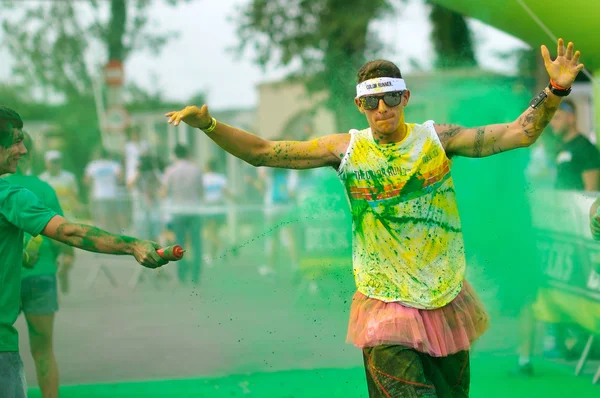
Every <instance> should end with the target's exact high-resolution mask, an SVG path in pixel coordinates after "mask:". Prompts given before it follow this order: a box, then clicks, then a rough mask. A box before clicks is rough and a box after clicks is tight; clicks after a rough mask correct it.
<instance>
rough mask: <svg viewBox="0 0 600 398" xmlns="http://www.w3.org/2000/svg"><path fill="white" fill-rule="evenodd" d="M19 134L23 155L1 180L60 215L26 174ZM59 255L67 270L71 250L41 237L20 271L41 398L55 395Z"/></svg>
mask: <svg viewBox="0 0 600 398" xmlns="http://www.w3.org/2000/svg"><path fill="white" fill-rule="evenodd" d="M23 135H24V140H23V143H24V144H25V148H26V149H27V154H25V155H23V156H22V157H21V159H20V160H19V164H18V165H17V172H16V173H15V174H12V175H10V176H8V177H5V178H6V181H8V182H9V183H11V184H13V185H15V186H17V185H18V186H21V187H23V188H26V189H28V190H30V191H31V192H33V193H34V194H35V195H36V196H37V197H38V198H39V199H40V200H41V201H42V203H43V204H44V205H45V206H47V207H49V208H50V209H52V210H54V211H55V212H56V213H57V214H59V215H61V216H64V214H63V210H62V208H61V206H60V204H59V202H58V196H57V194H56V192H55V191H54V189H53V188H52V187H51V186H50V185H49V184H48V183H47V182H44V181H42V180H41V179H40V178H38V177H37V176H34V175H29V174H28V173H29V170H30V169H31V163H32V159H33V155H34V153H33V142H32V140H31V137H30V136H29V134H27V133H25V132H24V133H23ZM25 238H26V239H25V240H26V241H28V240H29V239H31V236H30V235H29V234H25ZM61 253H62V254H63V255H62V262H63V266H64V267H70V265H71V264H73V248H72V247H71V246H67V245H63V244H57V243H56V242H55V241H53V240H51V239H49V238H46V237H44V238H43V240H42V244H41V246H40V248H39V251H38V255H37V256H36V257H37V258H36V260H37V261H35V264H32V261H29V262H28V263H27V264H24V267H23V268H22V269H21V309H22V310H23V313H24V314H25V319H26V320H27V328H28V331H29V346H30V348H31V355H32V356H33V360H34V362H35V369H36V373H37V379H38V383H39V385H40V390H41V392H42V397H43V398H49V397H56V396H58V365H57V363H56V357H55V356H54V350H53V344H52V336H53V334H54V314H55V313H56V312H57V311H58V292H57V280H56V272H57V267H56V263H57V260H58V257H59V255H60V254H61ZM31 258H33V256H31ZM31 266H32V268H30V267H31Z"/></svg>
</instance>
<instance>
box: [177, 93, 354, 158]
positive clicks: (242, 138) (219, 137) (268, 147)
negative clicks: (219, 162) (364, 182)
mask: <svg viewBox="0 0 600 398" xmlns="http://www.w3.org/2000/svg"><path fill="white" fill-rule="evenodd" d="M165 116H167V117H168V118H169V123H172V124H173V125H175V126H177V125H179V123H180V122H182V121H183V122H185V123H186V124H188V125H190V126H191V127H194V128H199V129H201V130H203V131H206V134H207V135H208V136H209V137H210V138H211V139H212V140H213V141H214V142H215V143H216V144H217V145H219V146H220V147H221V148H223V149H224V150H226V151H227V152H229V153H230V154H232V155H233V156H235V157H237V158H239V159H242V160H243V161H245V162H247V163H249V164H251V165H253V166H256V167H259V166H266V167H279V168H287V169H311V168H316V167H324V166H333V167H337V166H338V165H339V163H340V161H341V158H342V157H343V155H342V154H344V153H345V152H346V149H347V147H348V143H349V142H350V135H349V134H334V135H328V136H324V137H321V138H318V139H315V140H312V141H269V140H265V139H264V138H261V137H258V136H256V135H254V134H250V133H248V132H246V131H244V130H241V129H238V128H235V127H232V126H229V125H227V124H225V123H221V122H216V121H215V123H216V125H215V126H214V129H212V130H211V128H210V127H211V125H212V123H213V120H214V119H213V118H212V117H211V116H210V114H209V112H208V107H207V106H206V105H203V106H202V107H200V108H198V107H196V106H187V107H185V108H184V109H182V110H181V111H174V112H169V113H167V114H166V115H165Z"/></svg>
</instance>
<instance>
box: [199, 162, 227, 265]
mask: <svg viewBox="0 0 600 398" xmlns="http://www.w3.org/2000/svg"><path fill="white" fill-rule="evenodd" d="M218 169H219V163H218V161H217V160H216V159H211V160H210V161H209V162H208V163H207V164H206V168H205V172H204V177H203V183H204V199H205V202H206V204H207V206H209V207H221V206H224V205H225V204H226V199H228V198H229V199H230V198H232V197H233V195H232V194H231V192H230V191H229V190H228V189H227V177H226V176H225V174H224V173H220V172H218ZM226 220H227V214H226V213H225V212H223V213H214V214H209V215H208V216H207V217H206V219H205V226H204V230H205V232H206V233H205V237H206V239H207V240H208V241H209V244H210V254H209V256H210V261H214V260H215V259H216V258H217V256H218V254H219V252H220V251H221V250H222V248H223V245H222V240H221V239H220V232H221V229H222V227H223V225H225V222H226Z"/></svg>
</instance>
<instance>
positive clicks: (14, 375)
mask: <svg viewBox="0 0 600 398" xmlns="http://www.w3.org/2000/svg"><path fill="white" fill-rule="evenodd" d="M22 130H23V120H22V119H21V116H19V114H18V113H17V112H15V111H14V110H12V109H10V108H8V107H6V106H3V105H0V176H1V175H4V174H12V173H15V172H16V170H17V165H18V162H19V160H20V159H21V158H22V157H23V156H24V155H26V154H27V148H25V145H24V143H23V140H24V136H23V131H22ZM24 232H26V233H28V234H29V235H31V236H34V237H36V236H38V235H40V234H42V235H43V236H46V237H48V238H51V239H53V240H55V241H58V242H61V243H65V244H67V245H69V246H73V247H77V248H80V249H83V250H87V251H91V252H97V253H106V254H117V255H131V256H133V257H135V259H136V260H137V261H138V263H140V264H141V265H143V266H144V267H148V268H157V267H160V266H163V265H165V264H167V261H165V260H163V259H161V258H160V257H159V255H158V254H157V253H156V249H158V248H159V245H158V244H157V243H155V242H151V241H147V240H139V239H136V238H132V237H128V236H118V235H114V234H111V233H109V232H106V231H104V230H101V229H99V228H96V227H93V226H90V225H84V224H76V223H72V222H70V221H68V220H66V219H65V218H64V217H62V216H60V215H59V214H57V212H56V211H54V210H52V209H50V208H49V207H46V206H44V204H43V203H42V201H40V199H39V198H38V197H37V196H35V194H33V193H32V192H31V191H30V190H28V189H25V188H23V187H20V186H18V185H15V184H12V183H10V182H9V181H6V179H0V256H2V262H1V263H0V397H2V398H24V397H26V396H27V384H26V381H25V373H24V371H23V362H22V361H21V357H20V356H19V341H18V333H17V330H16V329H15V327H14V323H15V321H16V319H17V317H18V315H19V312H20V305H21V268H22V263H23V258H24V256H23V234H24Z"/></svg>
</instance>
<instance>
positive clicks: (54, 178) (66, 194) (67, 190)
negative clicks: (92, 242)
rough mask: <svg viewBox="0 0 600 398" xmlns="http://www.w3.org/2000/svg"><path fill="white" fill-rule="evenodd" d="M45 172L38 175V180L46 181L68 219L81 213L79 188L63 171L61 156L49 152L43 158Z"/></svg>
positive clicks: (73, 177) (55, 152)
mask: <svg viewBox="0 0 600 398" xmlns="http://www.w3.org/2000/svg"><path fill="white" fill-rule="evenodd" d="M44 160H45V164H46V171H44V172H43V173H42V174H40V179H41V180H43V181H46V182H47V183H48V184H50V186H51V187H52V188H54V191H56V195H58V200H59V201H60V205H61V207H62V208H63V210H64V212H65V214H66V215H67V217H68V218H73V217H74V216H75V215H78V214H79V213H80V211H81V204H80V203H79V186H78V185H77V180H76V178H75V175H74V174H73V173H71V172H69V171H66V170H63V168H62V167H63V164H62V154H61V153H60V152H59V151H56V150H51V151H48V152H46V154H45V156H44Z"/></svg>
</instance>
